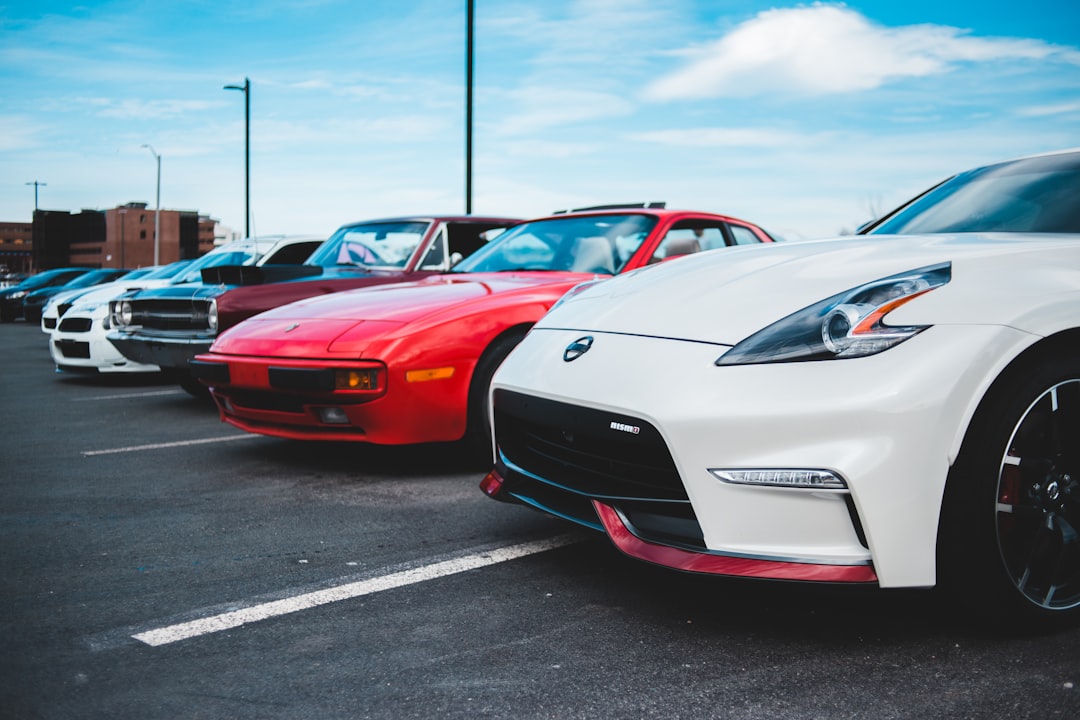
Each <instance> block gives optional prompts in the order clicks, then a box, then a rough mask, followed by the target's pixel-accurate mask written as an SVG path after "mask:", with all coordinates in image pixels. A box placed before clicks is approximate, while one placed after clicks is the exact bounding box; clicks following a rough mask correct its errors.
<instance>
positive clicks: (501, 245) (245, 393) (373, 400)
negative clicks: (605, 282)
mask: <svg viewBox="0 0 1080 720" xmlns="http://www.w3.org/2000/svg"><path fill="white" fill-rule="evenodd" d="M771 241H772V238H771V236H770V235H769V234H768V233H766V232H765V231H764V230H762V229H760V228H758V227H756V226H755V225H752V224H751V223H748V222H745V221H743V220H737V219H735V218H732V217H727V216H723V215H715V214H711V213H704V212H690V211H683V210H668V209H665V208H664V207H663V206H662V205H659V204H651V205H647V206H633V207H607V208H603V209H590V210H580V211H573V212H567V213H562V214H555V215H552V216H550V217H545V218H541V219H537V220H532V221H529V222H526V223H523V224H521V225H516V226H514V227H512V228H510V229H509V230H507V231H506V232H504V233H503V234H502V235H500V236H499V237H497V238H496V239H495V240H493V241H491V242H490V243H489V244H488V245H486V246H485V247H483V248H481V249H480V250H478V251H477V252H476V253H475V254H473V255H471V256H469V257H468V258H466V259H465V260H464V261H462V262H461V263H459V264H458V265H457V266H455V267H454V269H453V270H452V271H451V272H448V273H444V274H441V275H433V276H430V277H428V278H425V279H423V280H418V281H414V282H406V283H397V284H394V285H385V286H380V287H376V288H364V289H360V290H351V291H345V292H340V293H335V294H333V295H326V296H321V297H313V298H309V299H307V300H300V301H298V302H294V303H291V304H289V305H285V306H282V307H279V308H276V309H274V310H271V311H269V312H265V313H262V314H260V315H257V316H255V317H252V318H250V319H248V320H245V321H244V322H242V323H240V324H238V325H236V326H235V327H233V328H232V329H230V330H228V331H226V332H225V333H223V334H222V335H220V336H219V337H218V338H217V340H216V341H215V342H214V344H213V346H212V347H211V348H210V351H209V352H208V353H205V354H202V355H199V356H197V357H196V358H195V359H194V360H193V361H192V362H191V367H192V372H193V373H194V375H195V377H197V378H199V379H200V380H201V381H202V382H204V383H205V384H207V385H209V386H210V388H211V391H212V394H213V397H214V400H215V401H216V403H217V405H218V409H219V411H220V413H221V418H222V420H224V421H225V422H228V423H231V424H232V425H235V426H237V427H239V428H242V429H244V430H247V431H249V432H253V433H261V434H264V435H274V436H278V437H284V438H292V439H298V440H351V441H362V442H370V443H378V444H406V443H424V442H443V441H457V440H462V439H466V441H467V443H468V445H469V447H471V448H472V449H473V450H474V451H475V452H476V453H477V454H478V456H479V457H490V453H491V439H490V434H489V420H488V410H487V388H488V385H489V383H490V381H491V376H492V375H493V374H494V372H495V369H496V368H497V367H498V366H499V364H500V363H501V362H502V361H503V359H504V358H505V357H506V356H507V355H508V354H509V352H510V351H511V350H512V349H513V348H514V346H515V345H517V344H518V342H520V340H521V339H522V338H523V337H524V336H525V333H526V332H528V330H529V328H530V327H532V325H533V323H535V322H536V321H537V320H539V319H540V318H541V316H543V315H544V313H546V312H547V310H548V309H549V308H550V307H551V306H552V305H554V304H555V303H556V302H557V301H558V300H559V298H560V297H562V296H563V295H564V294H565V293H566V292H567V291H568V290H570V289H571V288H573V287H574V286H576V285H579V284H581V283H583V282H586V281H591V280H599V279H602V278H605V277H609V276H611V275H614V274H616V273H622V272H627V271H629V270H634V269H636V268H642V267H646V266H648V265H649V264H651V263H656V262H660V261H663V260H667V259H669V258H673V257H676V256H679V255H686V254H689V253H694V252H698V251H701V250H711V249H715V248H722V247H727V246H732V245H739V244H748V243H762V242H771Z"/></svg>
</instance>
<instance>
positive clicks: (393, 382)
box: [190, 353, 472, 445]
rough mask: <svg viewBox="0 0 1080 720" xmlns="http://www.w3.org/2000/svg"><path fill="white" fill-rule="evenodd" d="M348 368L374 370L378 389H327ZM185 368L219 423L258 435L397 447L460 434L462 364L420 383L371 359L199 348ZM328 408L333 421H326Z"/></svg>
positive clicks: (464, 389)
mask: <svg viewBox="0 0 1080 720" xmlns="http://www.w3.org/2000/svg"><path fill="white" fill-rule="evenodd" d="M348 369H364V370H370V369H374V370H376V371H377V372H379V373H380V378H381V379H380V385H379V388H378V390H373V391H364V390H333V389H330V387H329V386H327V384H326V378H327V377H331V378H332V375H333V372H334V371H335V370H348ZM190 370H191V372H192V374H193V376H194V377H195V378H196V379H198V380H200V381H201V382H202V383H203V384H204V385H207V386H209V387H210V390H211V394H212V396H213V398H214V401H215V402H216V403H217V405H218V410H219V412H220V415H221V419H222V420H223V421H224V422H227V423H229V424H230V425H234V426H235V427H238V428H240V429H242V430H246V431H248V432H252V433H258V434H260V435H270V436H273V437H282V438H289V439H292V440H326V441H346V442H366V443H373V444H380V445H402V444H415V443H426V442H450V441H455V440H459V439H461V437H462V436H463V435H464V434H465V429H466V407H467V402H468V378H469V377H471V375H472V367H471V365H469V364H467V363H464V362H463V363H461V364H460V365H459V366H458V367H455V370H454V372H453V373H452V375H451V376H450V377H448V378H445V379H435V380H430V381H420V382H417V381H411V382H410V380H408V379H407V374H406V371H405V370H403V369H400V368H395V367H387V366H386V365H385V364H384V363H381V362H379V361H374V360H325V361H312V360H294V359H289V358H263V357H249V356H242V357H238V356H232V355H222V354H216V353H206V354H203V355H200V356H199V357H197V358H196V359H195V360H193V361H192V363H191V364H190ZM329 382H330V385H332V384H333V380H332V379H331V380H330V381H329ZM328 412H331V413H333V420H328V419H327V418H328V415H327V413H328Z"/></svg>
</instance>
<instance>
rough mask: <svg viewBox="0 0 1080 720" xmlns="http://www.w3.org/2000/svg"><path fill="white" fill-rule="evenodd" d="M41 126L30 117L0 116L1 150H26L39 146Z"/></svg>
mask: <svg viewBox="0 0 1080 720" xmlns="http://www.w3.org/2000/svg"><path fill="white" fill-rule="evenodd" d="M39 130H40V128H39V127H38V125H37V123H36V122H35V121H34V120H33V119H32V118H29V117H24V116H20V115H8V116H0V152H10V151H26V150H31V149H33V148H34V147H37V146H38V145H39V144H40V143H39V141H38V134H39Z"/></svg>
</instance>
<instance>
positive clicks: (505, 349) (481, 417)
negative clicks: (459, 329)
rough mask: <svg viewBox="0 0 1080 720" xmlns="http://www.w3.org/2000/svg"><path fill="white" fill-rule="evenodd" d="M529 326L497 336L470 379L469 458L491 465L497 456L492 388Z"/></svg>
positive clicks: (466, 440) (467, 450) (466, 428)
mask: <svg viewBox="0 0 1080 720" xmlns="http://www.w3.org/2000/svg"><path fill="white" fill-rule="evenodd" d="M528 332H529V331H528V328H513V329H511V330H507V331H506V332H504V333H503V334H502V335H500V336H499V337H497V338H495V340H494V342H492V343H491V345H489V346H488V347H487V349H486V350H484V354H483V355H481V356H480V361H479V362H478V363H476V369H475V370H474V371H473V376H472V381H471V382H470V383H469V408H468V420H467V423H466V427H465V439H464V441H463V444H464V448H465V452H466V453H467V454H468V456H469V459H470V460H471V461H474V462H476V463H477V465H483V466H485V467H486V468H490V467H491V466H492V464H493V463H494V460H495V458H494V457H492V454H491V413H490V409H489V406H488V391H489V390H490V388H491V379H492V378H493V377H494V376H495V371H496V370H498V369H499V366H500V365H502V363H503V360H505V359H506V356H507V355H509V354H510V351H511V350H513V349H514V348H515V347H517V346H518V343H520V342H521V341H522V340H523V339H525V335H526V333H528Z"/></svg>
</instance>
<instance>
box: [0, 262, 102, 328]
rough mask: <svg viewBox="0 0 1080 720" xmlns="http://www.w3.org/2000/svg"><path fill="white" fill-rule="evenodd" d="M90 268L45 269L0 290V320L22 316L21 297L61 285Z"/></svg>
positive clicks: (88, 270)
mask: <svg viewBox="0 0 1080 720" xmlns="http://www.w3.org/2000/svg"><path fill="white" fill-rule="evenodd" d="M91 269H92V268H81V267H69V268H56V269H53V270H45V271H44V272H40V273H38V274H37V275H31V276H30V277H28V278H26V279H25V280H23V281H22V282H20V283H19V284H18V285H12V286H11V287H7V288H4V289H3V290H0V322H14V321H15V320H18V319H19V318H21V317H22V316H23V298H25V297H26V296H27V295H29V294H30V293H32V292H33V291H35V290H40V289H41V288H45V287H53V286H56V285H63V284H64V283H67V282H69V281H71V280H73V279H75V278H76V277H78V276H79V275H83V274H85V273H88V272H90V270H91Z"/></svg>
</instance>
